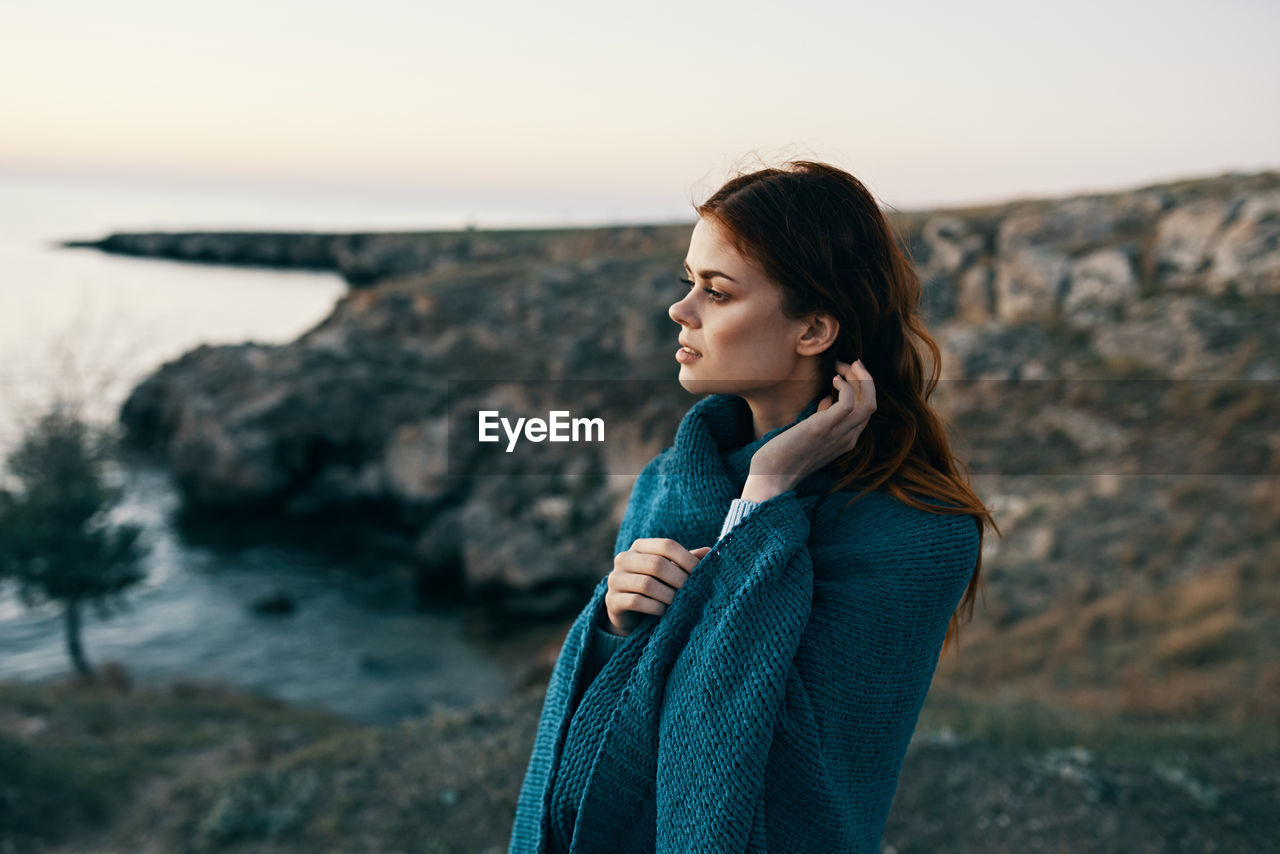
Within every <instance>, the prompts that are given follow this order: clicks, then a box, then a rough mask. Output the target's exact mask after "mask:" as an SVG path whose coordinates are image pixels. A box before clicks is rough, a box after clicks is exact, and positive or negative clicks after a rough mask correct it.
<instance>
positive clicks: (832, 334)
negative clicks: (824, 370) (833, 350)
mask: <svg viewBox="0 0 1280 854" xmlns="http://www.w3.org/2000/svg"><path fill="white" fill-rule="evenodd" d="M839 334H840V321H838V320H836V319H835V318H834V317H832V316H831V315H830V314H827V313H826V312H825V311H822V312H818V313H816V314H811V315H809V316H808V318H806V324H805V327H804V329H803V330H802V331H801V333H800V337H799V339H797V340H796V352H797V353H799V354H800V355H801V356H816V355H818V354H819V353H822V352H824V351H826V350H827V349H829V348H830V347H831V346H832V345H833V344H835V343H836V336H837V335H839Z"/></svg>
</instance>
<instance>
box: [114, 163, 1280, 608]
mask: <svg viewBox="0 0 1280 854" xmlns="http://www.w3.org/2000/svg"><path fill="white" fill-rule="evenodd" d="M895 217H896V218H897V221H898V225H899V227H900V229H901V230H902V233H903V234H904V236H905V240H906V242H907V245H908V247H909V249H910V251H911V254H912V256H913V258H914V259H915V261H916V264H917V266H918V268H919V270H920V273H921V275H922V278H923V280H924V281H925V306H924V309H925V314H926V317H927V319H928V323H929V326H930V329H931V330H932V332H933V333H934V335H935V336H936V337H937V339H938V341H939V343H940V345H941V346H942V347H943V353H944V359H943V378H944V380H946V382H943V383H942V384H941V385H940V386H939V388H938V390H937V391H936V393H935V395H934V397H933V402H934V404H935V406H937V408H938V409H939V411H940V412H942V414H943V415H944V417H946V418H947V419H948V420H949V421H950V422H951V423H952V424H954V425H955V431H954V433H955V437H956V442H957V445H958V447H959V448H960V449H961V452H962V453H963V454H964V455H965V458H966V459H967V460H968V461H969V463H970V465H971V468H972V470H973V471H975V472H983V473H992V474H1014V475H1027V474H1048V473H1079V474H1088V473H1131V474H1189V473H1204V474H1250V473H1266V472H1274V471H1276V465H1277V463H1276V454H1275V453H1274V449H1273V448H1271V446H1270V445H1268V442H1269V441H1270V440H1269V439H1268V435H1269V428H1268V426H1267V425H1268V424H1271V423H1273V420H1272V419H1273V416H1274V413H1275V407H1276V401H1275V396H1274V395H1270V394H1268V393H1267V392H1268V389H1269V384H1270V383H1273V382H1274V381H1275V380H1276V378H1277V377H1280V343H1277V339H1276V337H1275V335H1274V333H1273V330H1274V328H1275V327H1276V325H1277V323H1278V322H1280V251H1278V247H1280V173H1275V172H1268V173H1260V174H1257V175H1234V174H1233V175H1226V176H1220V177H1217V178H1209V179H1203V180H1199V181H1185V182H1179V183H1175V184H1166V185H1157V186H1152V187H1144V188H1139V189H1135V190H1130V191H1125V192H1118V193H1113V194H1097V195H1088V196H1078V197H1072V198H1068V199H1060V200H1029V201H1019V202H1011V203H1008V204H1005V205H996V206H988V207H983V208H974V209H966V210H947V211H926V212H912V213H906V214H895ZM304 237H305V236H304ZM312 237H314V238H315V240H317V241H320V242H321V243H323V242H324V241H327V244H326V245H327V246H328V247H329V248H328V249H327V250H324V251H327V252H329V255H330V257H331V258H333V259H337V260H336V261H335V263H337V264H338V267H339V268H340V269H341V270H342V271H343V275H345V276H347V278H348V280H349V281H351V282H352V283H353V285H358V287H357V288H356V289H354V290H352V291H351V292H349V293H348V294H347V295H346V296H344V297H343V298H342V299H340V300H339V302H338V303H337V305H336V306H335V307H334V310H333V313H332V314H331V315H330V316H329V317H328V318H326V319H325V320H324V321H323V322H321V323H320V324H318V325H317V326H316V327H315V328H313V329H311V330H309V331H308V332H307V333H305V334H304V335H302V336H301V337H300V338H299V339H298V340H296V341H294V342H292V343H290V344H287V345H283V346H264V345H258V344H252V343H248V344H241V345H236V346H223V347H201V348H198V349H197V350H194V351H192V352H190V353H187V354H185V355H184V356H182V357H181V358H179V359H177V360H175V361H173V362H170V363H168V364H166V365H164V366H163V367H161V368H160V369H159V370H158V371H156V373H155V374H153V375H152V376H151V377H149V378H147V379H146V380H145V381H144V382H143V383H141V384H140V385H139V386H138V387H137V388H136V389H135V390H134V391H133V393H132V394H131V396H130V397H129V399H128V400H127V402H126V403H125V405H124V407H123V409H122V412H121V420H122V422H123V424H124V426H125V428H126V430H127V434H128V436H129V438H130V440H131V443H132V445H133V446H134V447H135V448H137V449H139V450H140V451H142V452H145V453H148V454H150V455H152V456H154V457H155V458H156V459H157V460H159V461H160V462H161V463H162V464H163V465H165V466H166V467H167V468H168V469H169V470H171V471H172V472H173V474H174V476H175V478H176V480H177V483H178V484H179V487H180V488H181V490H182V492H183V494H184V496H185V498H186V500H187V503H188V504H189V505H190V506H191V507H193V508H199V509H200V510H201V512H215V511H218V510H227V509H231V508H239V509H240V510H242V511H246V512H252V513H255V514H258V515H265V516H267V517H270V516H273V515H274V516H277V517H279V518H304V517H315V518H316V519H320V520H326V522H325V523H326V524H327V523H328V521H327V520H332V519H335V518H341V519H347V520H350V522H351V529H352V536H355V537H359V536H361V531H367V532H368V536H369V537H370V543H371V544H373V542H374V540H375V539H376V541H377V543H378V544H379V545H385V546H389V548H390V553H392V554H393V555H395V556H396V559H397V560H399V561H402V562H403V563H405V564H406V565H409V566H412V567H415V570H414V571H416V572H418V573H419V574H420V576H421V578H422V579H423V580H424V584H425V585H426V586H431V585H432V584H434V583H439V584H440V585H441V586H442V587H446V586H447V587H451V588H456V589H460V590H463V591H466V593H467V595H470V596H473V597H478V598H493V599H494V600H495V601H500V602H505V603H506V606H507V607H508V608H509V609H510V611H511V612H512V613H541V614H547V615H560V616H563V615H564V614H565V613H567V612H569V611H571V610H572V609H573V607H574V604H575V603H576V602H579V601H580V597H581V595H582V594H583V592H584V591H586V590H587V589H589V587H590V585H591V584H593V583H594V581H595V580H597V579H598V578H599V576H600V574H601V572H603V571H604V569H602V567H604V568H607V566H608V564H609V561H610V560H611V550H612V545H613V537H614V535H615V533H616V526H617V524H618V522H619V521H620V517H621V511H622V508H623V506H624V504H625V500H626V496H627V494H628V491H629V488H630V482H631V480H632V479H633V478H634V475H635V474H636V473H637V472H638V471H639V469H640V467H641V466H642V465H643V463H644V461H646V460H648V459H650V458H652V456H653V455H654V454H656V453H657V452H658V451H659V450H660V449H661V448H662V447H663V446H664V445H666V444H669V443H670V442H671V440H672V438H673V436H674V430H675V426H676V424H677V423H678V421H679V417H680V415H681V414H683V412H684V411H685V410H686V409H687V408H688V406H689V404H690V403H691V402H692V398H691V397H690V396H689V395H688V394H687V393H685V392H684V391H683V390H682V389H680V388H679V386H678V384H676V383H675V382H674V380H673V379H672V377H673V376H674V366H673V365H672V364H671V354H670V351H671V349H672V347H673V344H674V341H675V332H676V329H675V326H674V324H672V323H671V321H670V320H669V318H668V317H667V315H666V308H667V306H668V305H669V304H670V303H671V302H672V301H674V299H676V298H678V293H679V290H678V288H679V287H683V286H681V285H679V283H678V282H677V278H678V276H679V261H680V259H681V258H682V257H683V252H684V250H685V247H686V244H687V240H688V226H687V225H666V226H660V225H655V226H627V227H612V228H595V229H566V230H541V231H536V230H531V231H527V232H515V231H508V232H452V233H446V232H437V233H416V234H415V233H400V234H381V235H373V234H362V235H328V236H323V235H321V236H312ZM295 239H299V240H301V239H302V238H301V237H299V236H297V235H284V236H280V237H279V238H278V239H277V238H271V237H270V236H264V235H261V234H259V235H253V236H247V237H246V236H241V237H237V236H236V235H222V236H217V235H213V236H205V237H203V238H199V239H197V238H195V237H191V236H183V235H169V236H167V237H164V238H163V239H161V238H158V237H155V236H147V235H133V236H130V235H113V236H112V237H110V238H107V240H106V241H105V242H106V243H109V244H111V245H117V246H121V245H129V246H132V247H133V249H134V250H137V251H140V252H141V251H144V250H145V251H150V252H153V253H174V252H177V253H179V254H182V253H185V254H186V256H187V257H195V256H197V255H200V254H201V253H202V252H204V250H201V249H200V247H201V246H202V245H214V244H217V245H221V246H222V247H223V248H222V249H221V250H219V252H220V253H221V254H218V253H213V252H211V251H210V252H207V253H205V254H211V255H215V256H217V257H239V258H244V257H248V256H250V255H254V253H256V256H257V257H266V256H270V255H273V254H274V255H276V256H278V257H286V256H288V257H299V258H303V257H308V256H307V251H310V252H312V253H313V254H315V253H320V252H321V250H320V249H318V248H316V247H317V246H319V243H316V244H314V245H313V244H308V243H306V242H305V240H303V242H302V243H298V244H296V245H297V246H312V248H311V250H307V251H303V250H302V249H298V251H297V252H296V253H295V252H294V250H293V249H290V248H288V247H291V246H295V244H294V243H293V242H292V241H294V240H295ZM184 240H185V241H187V242H186V243H184ZM273 240H276V241H277V242H274V243H273ZM148 241H149V242H148ZM218 241H221V243H218ZM271 246H274V247H275V248H274V249H267V248H266V247H271ZM183 247H185V248H183ZM236 247H239V248H238V249H237V248H236ZM166 257H170V256H166ZM1064 380H1071V381H1079V382H1080V384H1079V385H1078V386H1067V385H1062V384H1060V385H1054V383H1055V382H1057V381H1064ZM1115 380H1127V381H1130V382H1131V383H1133V384H1131V385H1129V386H1126V387H1125V390H1124V394H1123V395H1121V397H1122V398H1125V399H1127V398H1129V397H1134V398H1135V399H1136V398H1138V397H1141V398H1142V402H1141V403H1140V405H1139V404H1135V405H1134V406H1128V408H1127V409H1126V408H1125V407H1126V406H1127V404H1125V403H1124V400H1117V395H1116V394H1115V393H1114V389H1113V387H1112V386H1110V385H1109V383H1111V382H1112V381H1115ZM1099 381H1104V382H1099ZM1143 382H1147V383H1153V382H1164V383H1166V385H1163V386H1160V385H1149V386H1142V385H1140V383H1143ZM1229 383H1237V385H1235V386H1230V387H1228V386H1227V385H1224V384H1229ZM1250 384H1252V385H1250ZM566 397H568V398H571V400H568V401H566ZM1241 399H1249V400H1254V401H1255V402H1254V403H1252V404H1247V406H1252V407H1253V411H1252V412H1251V413H1246V414H1245V416H1244V417H1242V418H1241V419H1240V421H1239V423H1238V424H1236V425H1235V426H1234V427H1232V428H1231V430H1230V431H1229V436H1228V437H1227V438H1229V441H1222V439H1223V437H1222V436H1219V435H1216V434H1215V435H1212V436H1206V434H1205V432H1204V431H1203V430H1202V429H1201V427H1202V425H1201V424H1199V423H1194V422H1193V423H1188V422H1187V419H1186V418H1185V417H1184V415H1183V413H1185V412H1187V411H1188V410H1192V411H1194V410H1204V411H1209V410H1211V409H1212V408H1213V407H1215V406H1220V405H1222V403H1223V401H1226V400H1235V401H1239V400H1241ZM1245 405H1246V404H1241V406H1245ZM504 406H505V407H507V408H518V409H519V410H520V411H521V414H529V413H531V412H532V413H539V412H541V413H545V412H547V411H549V410H550V409H554V408H566V407H568V408H572V409H574V410H590V411H591V412H593V413H595V414H603V415H605V416H607V421H608V423H610V424H611V425H616V427H612V428H611V430H610V435H609V438H608V441H607V442H605V443H603V444H602V445H601V446H599V447H594V446H590V447H589V446H584V445H580V446H575V448H574V453H573V454H562V455H560V456H553V457H552V458H551V462H550V463H549V464H548V463H546V461H545V460H544V461H543V463H542V464H541V467H539V466H538V465H533V464H532V463H531V462H530V460H528V459H527V458H520V459H510V460H508V459H502V458H499V459H497V460H495V459H494V458H493V456H487V457H486V456H483V455H481V454H480V453H479V452H478V451H477V450H476V448H475V446H474V443H473V446H472V447H471V448H469V449H468V448H465V447H463V448H461V449H459V448H458V447H457V446H455V445H450V444H448V443H447V441H446V440H447V437H448V436H449V434H450V430H449V428H450V426H451V425H450V418H451V414H450V407H453V408H454V409H455V411H458V408H459V407H462V408H465V407H471V409H472V410H475V409H478V408H490V409H501V408H503V407H504ZM1237 408H1239V407H1237ZM453 417H454V418H455V419H456V417H457V416H456V415H455V416H453ZM454 427H455V430H454V435H455V437H456V435H457V434H458V433H459V432H460V431H459V430H458V429H457V425H456V424H455V425H454ZM1153 433H1158V434H1160V435H1161V436H1162V441H1161V442H1159V443H1152V442H1149V441H1148V437H1149V436H1151V435H1152V434H1153ZM979 437H980V438H979ZM512 457H519V455H512ZM1189 466H1193V467H1189ZM446 582H448V583H447V584H446Z"/></svg>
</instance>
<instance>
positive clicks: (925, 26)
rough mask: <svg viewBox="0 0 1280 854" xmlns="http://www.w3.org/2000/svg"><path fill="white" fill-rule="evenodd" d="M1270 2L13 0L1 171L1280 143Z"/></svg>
mask: <svg viewBox="0 0 1280 854" xmlns="http://www.w3.org/2000/svg"><path fill="white" fill-rule="evenodd" d="M1277 44H1280V3H1275V2H1274V0H1265V2H1264V0H1225V2H1215V3H1209V2H1188V0H1166V2H1125V0H1112V2H1095V0H1073V2H1070V3H1057V4H1053V5H1052V6H1050V5H1045V4H1029V3H1026V2H1019V3H1014V2H990V1H989V0H978V2H968V3H942V2H935V3H923V2H911V0H903V2H895V3H875V4H872V3H859V2H839V3H834V2H832V3H827V2H812V0H793V2H788V3H785V4H783V3H760V2H752V1H751V0H732V2H699V0H683V2H669V0H652V2H644V3H625V4H624V3H600V2H598V0H592V2H580V1H579V0H542V2H538V3H529V2H523V3H514V2H510V3H483V2H475V3H460V2H453V3H449V4H439V3H431V2H422V0H415V2H399V0H365V2H363V3H360V4H356V3H352V2H342V3H337V2H330V0H305V2H300V1H299V0H275V1H274V2H273V0H222V2H220V3H217V4H191V3H173V2H172V0H119V2H112V3H101V2H88V1H87V0H77V1H76V2H72V0H39V2H32V0H5V3H4V6H3V10H2V11H0V127H3V128H4V130H3V132H2V133H0V173H8V174H60V175H73V176H74V175H79V176H85V175H105V174H115V175H128V176H133V177H134V178H136V179H137V180H140V181H144V180H145V181H154V182H166V181H169V182H173V181H180V180H183V181H185V180H200V181H208V182H217V183H220V184H223V185H227V186H235V185H244V186H246V187H248V186H256V187H262V186H281V187H284V186H293V187H309V188H323V189H324V190H325V191H326V192H349V193H351V194H353V195H362V196H365V197H368V196H376V195H379V194H381V195H383V196H385V197H387V198H391V197H397V198H400V199H405V198H415V199H416V198H423V199H431V200H433V201H434V202H438V204H439V205H440V206H444V207H448V206H451V205H452V206H457V205H459V204H461V203H463V202H465V204H466V205H467V206H468V207H469V208H472V209H511V210H517V209H518V210H529V211H533V210H538V209H550V208H554V209H556V210H565V211H586V210H601V211H603V210H608V211H613V212H617V213H618V215H619V216H622V217H625V216H627V215H631V216H634V217H639V218H643V217H654V216H661V215H662V214H664V213H670V214H672V215H673V216H680V215H682V214H688V215H689V216H692V213H691V208H690V203H691V202H693V201H699V200H700V199H701V198H705V197H706V196H707V195H709V194H710V193H711V192H712V191H713V190H714V189H715V188H716V187H717V186H718V185H719V184H720V183H721V182H722V181H723V180H724V179H725V178H726V177H728V176H729V174H731V171H732V170H733V169H735V168H752V167H754V166H759V165H763V164H766V163H774V162H778V161H780V160H782V159H786V158H788V157H810V158H816V159H822V160H827V161H830V162H833V163H835V164H836V165H839V166H841V167H843V168H845V169H848V170H849V171H851V172H853V173H854V174H855V175H857V176H858V177H859V178H861V179H862V180H863V181H864V182H865V183H866V184H867V185H868V187H869V188H870V189H871V190H872V192H873V193H874V194H875V195H876V196H877V197H878V198H879V199H881V201H882V202H884V203H885V204H888V205H891V206H894V207H897V208H900V209H913V208H915V209H918V208H925V207H939V206H942V207H945V206H948V205H962V204H974V203H984V202H995V201H1004V200H1007V199H1012V198H1024V197H1029V196H1046V195H1054V196H1057V195H1066V194H1069V193H1073V192H1091V191H1106V190H1111V189H1123V188H1127V187H1133V186H1139V185H1142V184H1145V183H1154V182H1157V181H1162V180H1173V179H1178V178H1183V177H1196V176H1207V175H1214V174H1219V173H1221V172H1224V171H1257V170H1260V169H1267V168H1280V109H1276V105H1277V104H1280V50H1278V49H1277V47H1276V46H1277Z"/></svg>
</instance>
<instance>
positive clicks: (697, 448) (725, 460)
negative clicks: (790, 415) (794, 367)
mask: <svg viewBox="0 0 1280 854" xmlns="http://www.w3.org/2000/svg"><path fill="white" fill-rule="evenodd" d="M821 402H822V395H818V396H816V397H814V398H813V399H812V400H811V401H809V403H808V404H807V405H806V406H805V407H804V409H802V410H801V411H800V413H799V414H798V415H797V416H796V417H795V418H794V419H792V420H791V422H790V423H788V424H785V425H783V426H782V427H775V428H774V429H772V430H770V431H769V432H767V433H765V434H764V435H763V436H761V437H760V438H758V439H752V438H751V434H752V420H751V407H750V406H749V405H748V404H747V402H746V401H745V400H743V399H742V398H741V397H739V396H738V395H735V394H713V395H709V396H708V397H705V398H703V399H702V400H699V401H698V402H697V403H695V404H694V405H693V406H692V407H691V408H690V409H689V412H688V413H687V414H686V415H685V417H684V419H683V420H682V421H681V422H680V427H679V429H678V430H677V431H676V441H675V448H676V452H677V453H678V454H679V455H680V457H681V459H682V462H683V463H684V466H683V467H685V468H686V470H688V471H690V472H692V473H694V474H696V475H699V476H701V477H705V478H708V479H709V480H711V481H718V482H721V485H720V486H719V487H718V491H720V492H723V493H724V495H720V496H717V497H719V498H721V499H722V500H725V501H727V500H729V499H732V498H737V497H738V496H739V495H741V493H742V486H743V484H745V483H746V480H747V474H748V473H749V472H750V470H751V457H752V456H753V455H754V454H755V452H756V451H758V450H760V448H762V447H764V445H765V444H766V443H767V442H768V441H769V440H770V439H773V438H774V437H775V436H777V435H779V434H780V433H782V432H783V431H784V430H788V429H790V428H791V427H794V426H795V425H796V424H798V423H800V422H801V421H803V420H804V419H806V418H808V417H809V416H810V415H813V414H814V413H815V412H817V411H818V404H819V403H821ZM834 480H835V479H834V476H833V474H832V473H831V471H830V467H829V466H828V467H827V468H824V469H822V470H820V471H818V472H815V473H813V474H811V475H809V476H808V477H806V478H804V479H803V480H801V481H800V483H799V484H797V485H796V492H797V493H810V492H821V491H825V490H826V488H827V487H829V486H830V485H831V484H832V483H834Z"/></svg>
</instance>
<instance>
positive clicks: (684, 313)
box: [667, 291, 694, 326]
mask: <svg viewBox="0 0 1280 854" xmlns="http://www.w3.org/2000/svg"><path fill="white" fill-rule="evenodd" d="M690 292H691V293H692V291H690ZM687 300H688V297H684V298H683V299H679V300H676V301H675V302H673V303H672V304H671V307H670V308H668V309H667V316H668V317H670V318H671V319H672V320H674V321H675V322H676V323H678V324H680V325H681V326H685V325H688V324H690V323H692V322H693V320H694V317H693V313H692V312H690V311H688V310H686V306H685V302H686V301H687Z"/></svg>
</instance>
